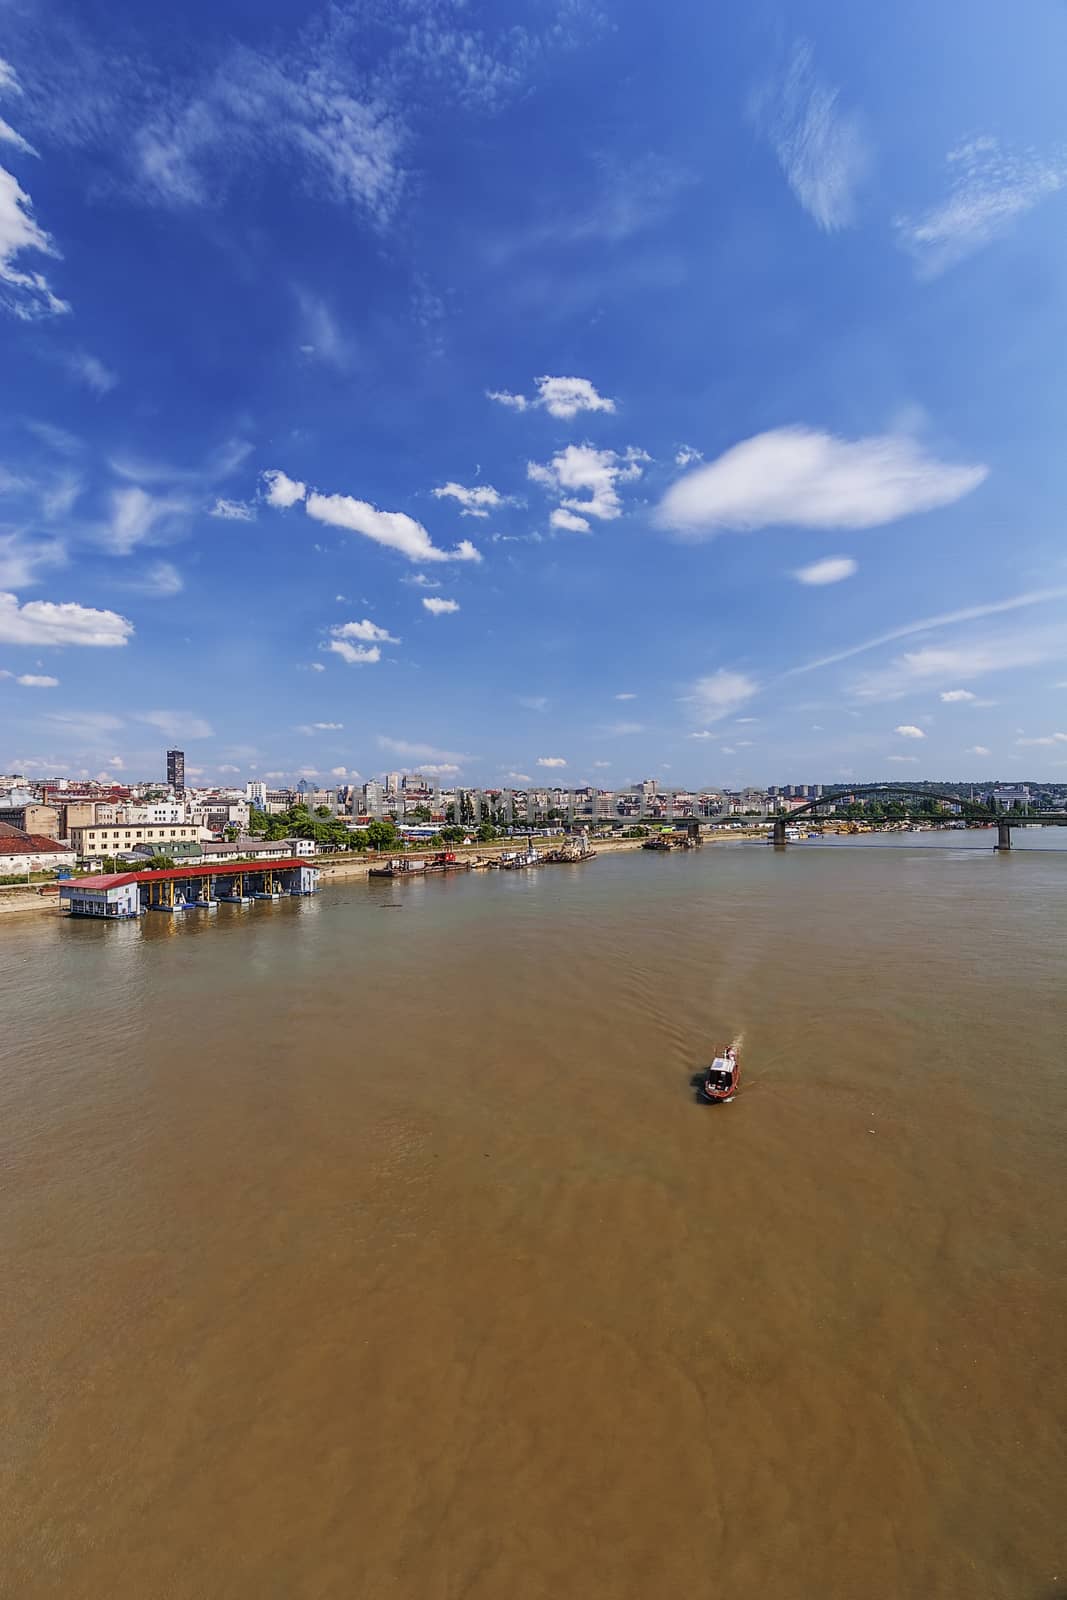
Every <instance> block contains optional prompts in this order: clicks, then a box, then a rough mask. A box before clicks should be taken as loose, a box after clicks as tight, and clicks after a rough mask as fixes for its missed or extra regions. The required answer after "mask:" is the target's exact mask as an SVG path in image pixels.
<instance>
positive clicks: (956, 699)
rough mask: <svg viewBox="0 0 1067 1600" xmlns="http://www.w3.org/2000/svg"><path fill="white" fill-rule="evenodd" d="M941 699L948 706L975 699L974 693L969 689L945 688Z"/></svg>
mask: <svg viewBox="0 0 1067 1600" xmlns="http://www.w3.org/2000/svg"><path fill="white" fill-rule="evenodd" d="M941 699H942V701H943V702H944V704H945V705H947V706H954V705H958V704H962V702H963V701H965V700H973V699H974V695H973V694H972V693H971V691H970V690H969V689H943V690H942V692H941Z"/></svg>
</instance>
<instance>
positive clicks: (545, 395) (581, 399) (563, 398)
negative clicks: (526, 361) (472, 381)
mask: <svg viewBox="0 0 1067 1600" xmlns="http://www.w3.org/2000/svg"><path fill="white" fill-rule="evenodd" d="M535 381H536V383H537V397H536V399H534V400H528V399H527V398H526V396H525V395H522V394H511V393H510V392H509V391H508V390H507V389H490V390H488V391H487V392H488V396H489V399H490V400H495V401H496V402H497V404H498V405H502V406H509V407H510V408H511V409H512V410H513V411H527V410H529V409H530V408H531V407H538V408H541V409H543V410H545V411H547V412H548V414H549V416H550V417H558V418H559V419H560V420H561V421H564V422H569V421H570V420H571V418H573V417H576V416H578V414H579V412H582V411H608V412H613V411H614V410H615V402H614V400H611V399H609V398H608V396H607V395H602V394H600V393H599V391H598V390H597V388H596V387H595V385H594V384H592V383H590V381H589V379H588V378H549V377H544V378H537V379H536V380H535Z"/></svg>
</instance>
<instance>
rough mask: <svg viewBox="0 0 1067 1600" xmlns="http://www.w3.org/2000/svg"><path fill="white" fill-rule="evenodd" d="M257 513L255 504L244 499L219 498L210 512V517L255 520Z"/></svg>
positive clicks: (239, 520)
mask: <svg viewBox="0 0 1067 1600" xmlns="http://www.w3.org/2000/svg"><path fill="white" fill-rule="evenodd" d="M255 515H256V508H255V506H251V505H247V504H246V503H245V501H243V500H223V499H218V500H216V501H215V504H214V505H213V506H212V508H211V510H210V511H209V512H208V516H209V517H218V518H220V520H222V521H223V522H253V521H254V520H255Z"/></svg>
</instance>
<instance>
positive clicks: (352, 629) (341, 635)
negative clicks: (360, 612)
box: [330, 617, 400, 644]
mask: <svg viewBox="0 0 1067 1600" xmlns="http://www.w3.org/2000/svg"><path fill="white" fill-rule="evenodd" d="M330 633H331V634H332V635H333V637H334V638H335V639H362V640H363V642H364V644H399V643H400V640H399V639H396V638H394V637H393V635H392V634H391V633H390V632H389V631H388V629H386V628H379V626H378V624H377V623H376V622H371V621H370V620H369V618H367V617H364V618H363V621H362V622H339V623H337V624H336V625H335V626H334V627H332V628H331V629H330Z"/></svg>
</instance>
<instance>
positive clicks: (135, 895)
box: [59, 857, 319, 919]
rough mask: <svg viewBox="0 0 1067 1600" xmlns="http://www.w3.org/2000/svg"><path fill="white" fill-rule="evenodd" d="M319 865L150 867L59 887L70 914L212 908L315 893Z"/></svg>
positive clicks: (108, 914)
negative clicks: (143, 870)
mask: <svg viewBox="0 0 1067 1600" xmlns="http://www.w3.org/2000/svg"><path fill="white" fill-rule="evenodd" d="M318 881H319V873H318V868H317V867H313V866H311V865H310V864H309V863H308V862H307V861H300V860H297V859H296V858H295V857H293V858H292V859H290V860H288V861H271V862H270V863H269V864H268V863H266V862H264V863H263V865H261V866H256V865H254V864H252V865H250V864H249V863H248V862H244V863H241V862H236V863H234V864H233V865H232V866H227V867H222V866H213V865H212V866H201V867H167V868H163V869H158V870H155V871H148V872H104V873H97V874H95V875H93V876H92V877H88V878H71V879H69V880H68V881H67V882H65V883H61V884H60V886H59V895H60V900H61V901H62V902H63V903H64V904H65V905H66V907H67V909H68V910H69V912H70V914H71V916H75V917H107V918H110V919H113V918H127V917H139V916H140V915H141V914H142V912H145V911H166V912H172V913H173V912H181V911H210V910H212V909H213V908H214V907H216V906H218V905H219V903H220V902H222V903H223V904H226V905H238V906H243V905H251V903H252V901H254V900H282V899H286V898H288V897H289V896H290V895H308V894H314V893H315V890H316V888H317V887H318Z"/></svg>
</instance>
